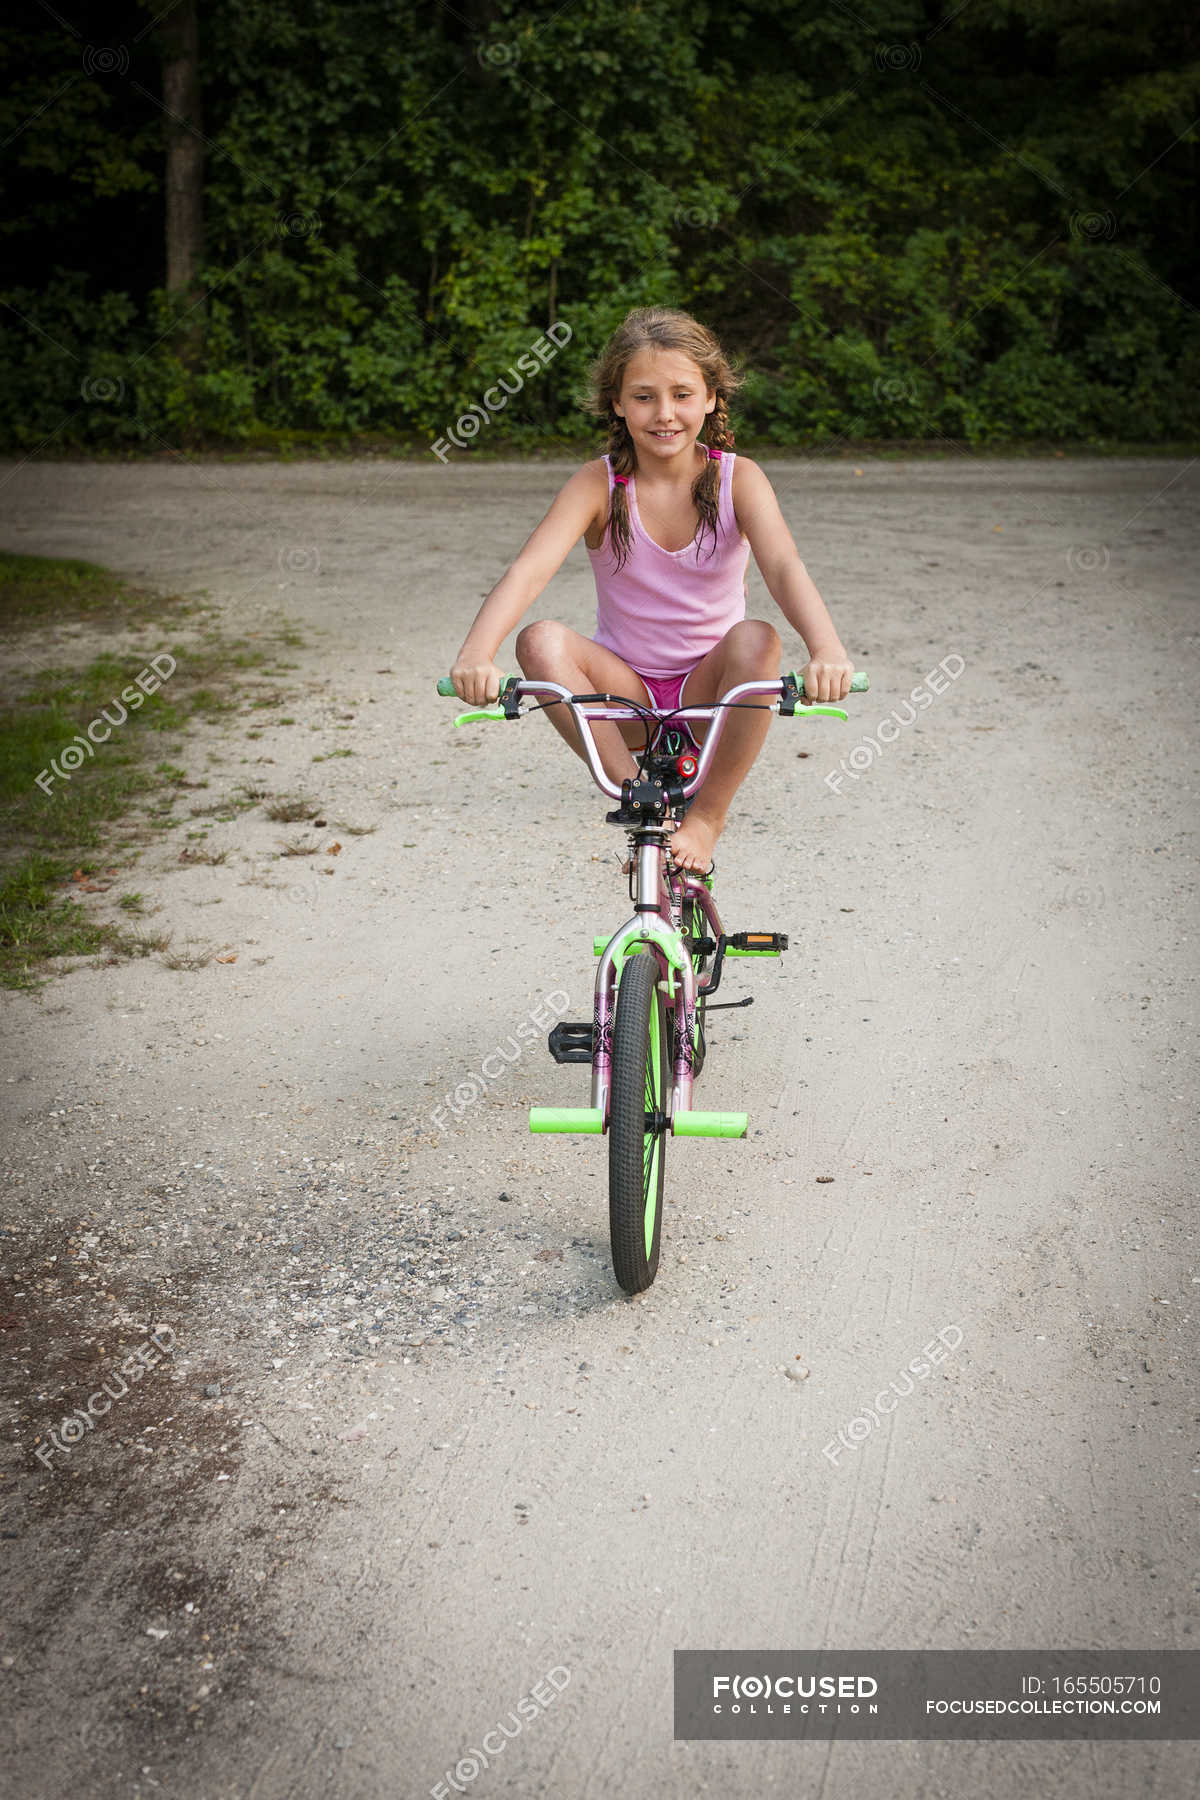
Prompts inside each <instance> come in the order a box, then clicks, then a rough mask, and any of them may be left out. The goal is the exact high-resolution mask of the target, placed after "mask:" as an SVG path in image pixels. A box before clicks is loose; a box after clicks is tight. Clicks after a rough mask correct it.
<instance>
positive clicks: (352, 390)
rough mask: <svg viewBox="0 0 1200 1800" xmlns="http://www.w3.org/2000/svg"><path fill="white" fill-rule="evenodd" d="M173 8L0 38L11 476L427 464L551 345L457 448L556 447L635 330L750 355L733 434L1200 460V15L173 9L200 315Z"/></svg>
mask: <svg viewBox="0 0 1200 1800" xmlns="http://www.w3.org/2000/svg"><path fill="white" fill-rule="evenodd" d="M159 11H160V7H156V6H152V5H150V4H149V3H148V0H146V3H144V4H137V3H134V0H124V4H122V3H121V0H117V3H116V4H112V5H109V6H107V7H104V8H101V7H99V6H97V5H94V4H90V3H89V4H84V5H80V6H75V7H73V8H72V9H71V17H70V20H69V21H68V22H64V23H62V24H59V23H56V15H54V14H51V13H50V11H49V10H44V11H43V10H34V9H31V10H30V11H29V12H28V13H27V14H26V22H25V26H24V28H23V30H21V31H16V32H13V33H10V35H9V37H8V39H7V42H6V45H5V47H4V51H3V56H4V58H5V61H6V64H7V66H6V68H5V74H6V76H7V77H8V80H7V82H6V87H7V90H8V91H7V96H6V98H5V99H4V100H3V102H0V136H4V137H6V138H9V139H10V140H11V141H10V142H9V144H8V148H7V159H8V160H7V175H6V181H7V185H8V193H7V195H6V199H7V206H6V208H5V212H6V215H7V219H8V223H7V224H6V225H5V226H4V228H3V229H4V232H5V235H6V237H7V245H6V248H7V251H8V255H7V257H6V259H5V260H6V267H7V269H8V271H9V276H8V283H7V285H6V286H5V287H4V288H3V290H0V300H2V301H3V306H4V309H3V311H2V313H0V319H2V321H3V334H4V346H3V359H2V366H0V399H2V403H3V418H4V433H5V437H6V440H7V443H8V445H9V446H10V447H13V446H17V447H21V448H27V449H31V448H33V447H35V446H38V445H41V444H42V443H43V441H44V440H49V442H48V446H47V447H48V448H51V449H53V448H58V447H61V446H66V445H71V444H89V445H107V446H114V445H115V446H120V445H127V446H128V447H130V448H137V447H144V448H147V449H153V448H154V447H155V446H156V445H158V444H161V443H164V442H166V443H174V444H179V443H184V444H189V443H196V442H201V441H206V440H212V439H214V438H225V439H228V440H232V441H235V442H237V441H245V440H246V439H247V438H250V437H260V436H262V435H263V434H264V433H267V434H269V433H272V432H274V433H287V432H292V433H296V432H309V433H325V434H331V435H332V434H336V433H344V432H351V433H368V432H369V433H381V434H386V435H387V436H389V437H401V438H407V439H409V440H412V441H419V442H428V441H430V440H432V439H434V438H437V437H439V436H440V435H441V434H443V433H444V432H445V431H446V429H447V427H453V425H454V422H455V420H456V418H457V417H458V416H459V415H463V414H465V413H466V411H467V409H468V408H470V407H472V406H475V407H476V409H477V411H476V418H477V421H478V415H479V398H480V395H481V393H482V392H483V391H484V390H485V389H486V388H488V386H489V384H491V383H493V382H494V381H495V380H496V378H497V376H498V375H500V374H505V373H507V372H508V371H509V370H510V369H511V368H512V367H514V365H515V364H516V362H517V358H518V357H520V356H521V355H523V354H524V353H526V352H527V351H528V349H529V347H530V345H531V343H532V342H533V341H534V340H535V339H536V338H538V336H539V334H540V333H542V332H544V331H545V329H546V327H547V325H549V324H551V323H553V322H554V321H563V322H565V323H566V324H568V325H569V327H570V330H571V334H572V335H571V339H570V342H569V344H567V345H566V347H565V348H564V349H563V351H562V353H561V354H560V355H557V356H555V357H553V358H552V359H550V360H549V361H548V362H547V363H546V365H545V367H544V368H540V367H539V369H538V372H537V374H536V375H534V376H531V377H530V378H529V379H528V380H527V381H526V383H525V385H524V387H523V389H522V391H521V393H520V394H519V395H518V396H517V397H516V398H514V399H513V400H512V401H511V403H510V404H509V405H508V406H507V408H506V410H505V411H504V412H503V414H500V413H497V414H496V415H495V418H494V420H493V419H492V418H491V417H490V416H489V419H488V426H489V429H490V432H491V438H490V439H488V438H486V436H485V434H484V433H480V435H479V436H477V437H476V439H475V442H476V443H483V442H485V441H496V442H498V441H499V440H500V436H501V433H502V432H503V434H504V436H505V438H506V439H507V441H509V442H513V441H516V442H528V443H534V442H539V441H546V440H548V439H554V438H561V437H563V436H575V437H578V436H580V435H582V434H584V433H585V432H586V431H587V430H588V422H587V421H586V419H585V417H584V415H582V414H581V412H580V410H579V405H578V394H579V389H580V385H581V381H582V377H583V373H584V370H585V368H586V366H587V363H588V362H589V361H590V360H591V358H592V357H593V356H594V355H595V354H596V352H597V350H598V348H599V346H600V344H601V343H602V341H603V339H604V337H605V336H606V334H607V333H608V331H609V330H610V329H611V328H612V326H613V325H614V324H615V323H616V321H617V320H618V319H619V318H620V317H621V316H622V315H623V313H624V312H625V310H626V309H627V308H628V307H629V306H631V305H637V304H645V303H649V302H666V303H669V304H673V305H681V306H684V307H686V308H688V309H690V310H692V311H694V312H695V313H696V314H697V315H698V316H699V317H700V318H702V319H704V320H705V321H706V322H707V323H709V324H711V325H712V326H713V327H714V328H715V329H716V330H717V331H718V332H719V333H720V334H721V336H722V337H723V339H724V341H725V342H726V344H727V347H728V348H729V349H730V350H731V351H732V352H733V353H734V354H735V355H737V356H738V357H739V358H741V359H742V360H743V361H744V363H745V365H746V367H747V368H748V369H749V370H750V371H751V374H750V379H749V380H748V382H747V385H746V388H745V390H744V392H743V395H742V397H741V402H740V413H739V419H738V423H739V425H740V426H742V427H744V428H745V429H746V430H747V432H748V433H749V434H750V435H752V436H755V437H757V438H759V439H760V440H768V441H776V442H792V441H797V440H807V441H812V440H827V439H829V438H831V437H837V436H839V435H844V436H847V437H851V438H854V437H872V438H906V439H913V438H936V437H952V438H966V439H968V440H970V441H971V442H972V443H977V444H982V443H988V442H993V441H996V440H998V439H1031V438H1039V439H1044V438H1055V439H1061V440H1072V439H1074V440H1083V441H1087V440H1097V439H1124V440H1143V441H1149V440H1178V439H1180V438H1184V437H1187V436H1189V435H1193V434H1196V433H1197V431H1198V429H1200V399H1198V397H1197V396H1198V394H1200V379H1198V378H1200V312H1198V310H1197V308H1198V306H1200V293H1198V291H1197V290H1198V285H1200V284H1198V282H1197V252H1196V168H1195V163H1196V148H1195V133H1194V131H1193V130H1192V129H1191V127H1192V122H1193V120H1194V119H1195V116H1196V113H1197V110H1200V109H1197V107H1196V98H1197V92H1198V90H1200V61H1198V60H1197V48H1196V38H1197V33H1198V31H1200V24H1198V22H1197V15H1195V14H1193V13H1192V12H1191V10H1190V8H1185V7H1176V6H1174V5H1173V4H1170V3H1169V0H1139V3H1138V4H1134V3H1133V0H969V4H967V5H965V6H962V7H959V6H957V5H956V0H945V4H944V8H943V6H942V5H941V4H938V3H931V4H921V0H854V4H853V5H852V6H851V5H849V4H845V5H843V4H840V3H839V0H773V3H768V0H749V3H747V4H740V3H738V0H730V4H723V5H718V4H706V3H698V4H691V5H689V6H681V5H680V4H679V0H573V3H572V4H568V5H566V6H563V5H561V0H457V4H456V5H454V6H451V5H449V4H444V5H440V4H430V3H427V0H350V3H348V4H335V3H334V0H286V3H285V0H200V3H199V31H200V73H201V87H202V95H203V108H202V129H203V131H204V134H205V137H206V138H207V140H208V143H209V148H208V153H207V156H206V162H205V171H204V214H205V241H204V252H203V268H204V276H203V287H204V290H205V294H206V297H205V298H203V299H202V300H201V301H200V302H199V304H198V305H194V306H192V309H191V310H190V311H187V310H186V309H185V307H184V305H183V304H182V303H181V302H179V301H176V300H169V299H168V297H167V295H166V293H165V290H164V267H165V259H164V250H163V213H164V203H163V180H164V155H163V120H162V113H161V107H160V104H159V97H160V96H161V93H162V71H161V42H160V37H159V32H160V27H159V26H158V25H156V24H155V16H156V14H157V13H158V12H159ZM943 13H944V22H941V21H942V19H943ZM185 314H186V316H185ZM476 429H477V430H478V422H477V425H476ZM463 435H464V436H466V435H467V434H466V433H465V431H464V434H463Z"/></svg>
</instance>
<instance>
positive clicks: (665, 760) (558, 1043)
mask: <svg viewBox="0 0 1200 1800" xmlns="http://www.w3.org/2000/svg"><path fill="white" fill-rule="evenodd" d="M869 685H870V684H869V681H868V678H867V676H866V674H865V673H863V672H861V671H860V672H859V673H858V674H856V675H855V676H854V678H853V680H852V682H851V690H852V691H853V692H857V693H862V692H865V690H866V689H867V688H868V686H869ZM437 687H438V693H439V694H443V695H446V696H451V697H452V696H453V695H454V687H453V684H452V683H451V682H450V680H449V679H448V678H446V677H443V679H442V680H440V681H439V682H438V684H437ZM768 694H769V695H772V696H774V698H773V699H772V700H771V702H770V703H769V705H768V706H767V708H766V710H768V711H771V712H777V713H779V715H780V716H781V717H785V718H790V717H796V716H801V717H806V718H815V717H824V718H837V719H846V718H847V717H848V716H849V715H848V714H847V713H846V712H845V711H844V710H843V708H842V707H841V706H833V705H829V704H823V703H819V702H810V701H807V700H805V699H804V695H803V690H802V686H801V683H800V682H799V681H798V679H797V677H796V675H795V674H794V673H792V674H789V675H785V676H783V677H775V678H774V679H772V680H759V681H747V682H743V683H741V685H740V686H738V687H735V688H731V689H730V690H729V692H728V693H727V694H725V695H724V697H723V698H722V699H720V700H718V701H715V702H713V703H712V704H711V705H708V706H688V707H683V708H675V709H674V710H672V711H663V712H659V711H657V710H656V709H655V708H653V707H649V706H643V705H642V704H641V703H640V702H639V701H636V700H629V699H626V698H624V697H623V696H621V695H619V694H572V693H571V692H570V690H569V689H567V688H565V687H561V686H559V685H558V683H557V682H553V681H526V680H524V679H523V678H521V677H518V676H515V675H512V676H506V677H505V678H504V681H503V683H502V686H501V689H500V694H499V697H498V699H497V701H496V703H495V704H494V705H491V706H485V707H472V708H470V709H469V710H468V711H466V712H463V713H460V714H459V715H458V716H457V718H456V719H455V721H454V723H455V725H456V726H462V725H468V724H472V723H475V722H476V721H481V720H485V719H509V720H512V719H518V718H520V717H522V713H521V708H520V702H521V701H522V700H523V699H525V700H530V701H534V700H537V703H536V704H535V705H532V706H530V707H529V708H528V709H527V713H528V712H540V711H543V710H544V709H545V707H547V706H556V705H561V706H567V707H569V708H570V711H571V716H572V718H573V719H574V721H575V724H576V726H577V728H578V730H579V736H580V741H581V743H582V746H583V750H584V754H585V757H586V760H587V764H588V768H589V770H590V771H591V775H592V779H593V780H594V781H595V783H596V785H597V787H598V788H600V790H601V792H603V793H605V794H607V795H608V796H609V798H610V799H613V800H616V801H617V802H618V805H617V807H616V808H615V809H614V810H613V811H612V812H610V813H608V814H606V818H607V820H608V821H609V822H610V823H612V824H617V825H621V826H623V827H624V828H625V830H626V832H627V835H628V841H629V846H630V856H629V891H630V899H631V900H632V901H633V908H634V910H633V917H632V918H630V919H628V920H627V921H626V923H625V924H623V925H621V926H619V927H618V928H617V930H616V931H615V932H613V933H612V935H611V936H609V937H602V936H599V937H596V938H594V939H593V943H592V953H593V955H594V956H598V957H599V958H600V963H599V967H598V969H597V971H596V986H595V1001H594V1005H593V1012H592V1017H591V1019H589V1020H585V1021H581V1022H578V1023H567V1022H565V1021H560V1022H559V1023H558V1024H557V1025H555V1027H554V1028H553V1030H552V1031H551V1032H550V1035H549V1049H550V1054H551V1055H552V1056H553V1058H554V1060H555V1062H557V1063H590V1064H591V1070H592V1075H591V1094H590V1104H589V1105H588V1106H586V1107H553V1106H551V1107H547V1106H534V1107H531V1108H530V1112H529V1129H530V1131H531V1132H536V1133H553V1132H581V1133H584V1134H587V1135H591V1136H596V1137H601V1136H605V1135H607V1137H608V1171H609V1173H608V1194H609V1231H610V1237H611V1243H612V1260H613V1270H614V1273H615V1275H616V1278H617V1281H618V1282H619V1284H620V1286H621V1287H622V1288H623V1289H624V1290H625V1292H626V1293H627V1294H638V1293H641V1292H643V1291H644V1290H645V1289H646V1288H648V1287H649V1286H650V1284H651V1282H652V1281H653V1280H654V1277H655V1275H656V1274H657V1272H658V1263H659V1253H660V1249H661V1242H662V1210H663V1185H664V1180H665V1165H666V1140H667V1138H668V1136H673V1137H715V1138H744V1137H745V1136H746V1132H747V1128H748V1124H749V1119H748V1115H747V1114H746V1113H740V1112H699V1111H696V1110H695V1109H694V1108H693V1106H692V1089H693V1084H694V1083H695V1081H696V1080H697V1078H698V1077H699V1075H700V1072H701V1070H702V1069H703V1067H704V1061H705V1054H706V1049H707V1045H706V1040H705V1022H706V1018H707V1014H708V1012H709V1011H717V1010H719V1009H720V1008H721V1007H733V1008H736V1007H743V1006H750V1005H752V1004H753V998H754V997H753V995H748V996H746V997H745V998H744V999H741V1000H733V1001H724V1002H718V1003H717V1004H716V1005H714V1004H713V995H714V994H716V993H717V991H718V989H719V988H720V985H721V977H722V973H723V971H724V967H725V963H726V961H727V959H729V958H730V957H743V956H760V957H775V956H779V955H781V954H782V953H783V952H784V951H785V950H786V949H787V947H788V940H787V936H786V934H785V933H782V932H776V931H740V932H734V933H732V934H729V933H727V932H726V931H725V930H724V927H723V926H722V924H721V919H720V915H719V914H718V912H717V909H716V904H715V902H714V900H713V897H712V888H713V872H712V870H711V869H710V871H709V873H708V874H707V875H703V876H697V875H694V874H693V873H692V872H691V871H688V870H681V869H677V868H676V867H675V866H674V864H673V863H672V861H671V857H670V853H669V850H668V848H667V844H668V839H669V838H670V836H671V834H672V832H673V831H674V830H675V822H676V821H677V820H678V819H680V818H682V817H683V815H684V813H685V812H686V810H687V807H688V805H689V804H690V802H691V800H692V798H693V797H694V795H695V794H696V793H697V791H698V790H699V788H700V786H701V784H702V783H703V781H704V778H705V776H706V774H707V773H708V770H709V767H710V765H711V763H712V759H713V756H714V754H715V752H716V748H717V745H718V743H719V742H720V739H721V733H722V731H723V730H724V726H725V716H724V715H725V714H726V713H727V712H729V711H730V710H731V709H732V708H734V707H740V706H747V705H754V706H757V705H762V704H763V703H764V702H763V698H762V697H764V696H766V695H768ZM756 695H757V696H759V697H760V698H759V699H758V700H755V699H754V698H753V696H756ZM538 696H549V698H543V699H537V697H538ZM526 716H527V715H526ZM692 719H694V720H697V721H702V720H706V721H708V724H709V729H708V731H707V733H706V735H705V737H704V741H703V743H702V744H701V745H699V746H697V744H696V741H695V739H694V737H693V736H692V734H691V732H690V730H688V729H687V722H688V721H689V720H692ZM602 720H605V721H615V722H621V721H625V720H635V721H640V722H641V724H642V725H643V726H644V728H645V743H644V746H643V748H642V750H641V751H640V752H638V753H636V754H635V758H634V760H635V763H636V765H637V771H638V772H637V775H636V776H635V777H630V778H629V779H627V780H626V781H624V782H622V783H621V784H620V786H618V785H617V783H616V782H614V781H613V780H612V778H611V777H610V776H609V775H608V774H607V772H606V771H605V769H604V767H603V764H602V763H601V761H600V756H599V752H598V750H597V747H596V742H595V739H594V737H593V736H592V732H591V724H592V723H593V722H599V721H602ZM689 745H690V746H691V747H690V748H689V747H688V746H689Z"/></svg>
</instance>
